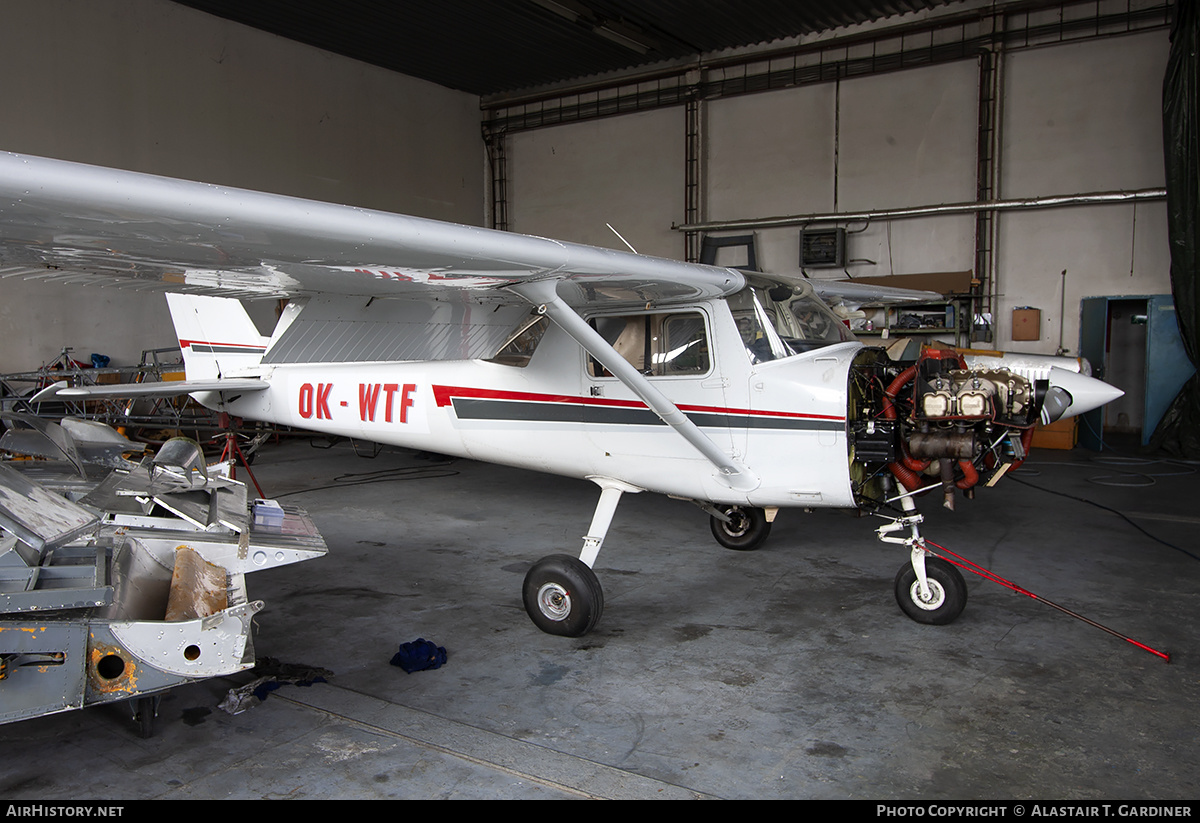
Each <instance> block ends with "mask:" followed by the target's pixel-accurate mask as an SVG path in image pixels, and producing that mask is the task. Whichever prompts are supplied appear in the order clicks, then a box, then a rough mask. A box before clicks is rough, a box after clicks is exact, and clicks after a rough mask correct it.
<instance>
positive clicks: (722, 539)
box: [708, 506, 771, 552]
mask: <svg viewBox="0 0 1200 823" xmlns="http://www.w3.org/2000/svg"><path fill="white" fill-rule="evenodd" d="M719 508H720V509H721V511H723V512H725V514H727V515H729V522H728V523H726V522H725V521H724V520H722V519H721V518H719V517H709V519H708V522H709V525H710V526H712V533H713V537H715V538H717V542H718V543H720V544H721V545H722V546H724V547H725V548H727V549H735V550H737V551H740V552H752V551H754V550H755V549H757V548H758V547H759V546H761V545H762V544H763V543H764V542H766V539H767V535H769V534H770V533H771V524H770V523H769V522H767V513H766V512H765V511H763V510H762V509H756V508H752V507H749V506H720V507H719Z"/></svg>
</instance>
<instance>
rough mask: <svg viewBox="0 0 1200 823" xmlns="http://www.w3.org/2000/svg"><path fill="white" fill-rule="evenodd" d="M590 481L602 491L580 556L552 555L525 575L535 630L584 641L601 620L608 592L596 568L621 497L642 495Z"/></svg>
mask: <svg viewBox="0 0 1200 823" xmlns="http://www.w3.org/2000/svg"><path fill="white" fill-rule="evenodd" d="M591 479H592V480H593V481H594V482H596V483H597V484H598V485H599V486H600V501H599V502H598V503H597V504H596V513H595V514H594V515H593V516H592V525H591V526H590V527H589V528H588V533H587V535H586V536H585V537H584V538H583V549H582V550H581V551H580V553H579V557H578V558H575V557H571V556H570V555H567V554H552V555H550V556H549V557H543V558H542V559H541V560H539V561H538V562H536V563H534V564H533V567H532V568H531V569H530V570H529V573H528V574H526V575H525V584H524V586H523V587H522V597H523V600H524V602H525V611H526V612H527V613H528V614H529V619H530V620H532V621H533V623H534V625H535V626H537V627H538V628H539V629H541V630H542V631H544V632H546V633H547V634H557V635H561V636H563V637H582V636H583V635H585V634H587V633H588V632H590V631H591V630H592V629H593V628H594V627H595V625H596V623H597V621H599V620H600V615H601V613H602V612H603V611H604V591H603V590H602V589H601V588H600V581H599V580H598V579H597V578H596V574H595V572H593V571H592V565H593V564H594V563H595V562H596V557H597V556H598V555H599V554H600V547H601V546H602V545H603V544H604V538H605V536H606V535H607V534H608V527H609V526H610V525H611V524H612V519H613V514H615V513H616V510H617V503H618V502H620V500H621V495H622V494H623V493H625V492H627V491H628V492H639V491H641V489H639V488H637V487H635V486H630V485H628V484H625V483H621V482H619V481H615V480H609V479H606V478H605V479H601V478H591Z"/></svg>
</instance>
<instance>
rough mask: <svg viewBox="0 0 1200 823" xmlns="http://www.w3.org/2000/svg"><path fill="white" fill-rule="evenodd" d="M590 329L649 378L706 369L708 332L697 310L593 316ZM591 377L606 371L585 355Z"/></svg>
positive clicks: (603, 375) (702, 371) (688, 373)
mask: <svg viewBox="0 0 1200 823" xmlns="http://www.w3.org/2000/svg"><path fill="white" fill-rule="evenodd" d="M588 322H589V323H591V325H592V328H594V329H595V330H596V331H598V332H599V333H600V336H601V337H603V338H604V339H605V340H607V341H608V342H609V343H610V344H611V345H612V347H613V348H614V349H616V350H617V353H618V354H620V355H621V356H622V357H624V358H625V359H626V360H627V361H629V364H630V365H632V366H633V367H634V368H635V369H637V370H638V371H640V372H641V373H642V374H645V375H648V376H651V377H669V376H672V375H695V374H706V373H707V372H708V370H709V368H710V363H709V353H708V352H709V350H708V332H707V330H706V328H705V324H704V316H703V315H701V314H700V313H699V312H678V313H673V314H634V315H617V316H611V315H609V316H602V317H594V318H592V319H591V320H590V321H588ZM588 373H589V374H590V375H591V376H592V377H608V376H610V375H609V373H608V370H607V369H605V368H604V366H603V365H601V364H600V363H599V362H598V361H597V360H596V359H595V358H593V357H589V358H588Z"/></svg>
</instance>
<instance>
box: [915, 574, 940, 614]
mask: <svg viewBox="0 0 1200 823" xmlns="http://www.w3.org/2000/svg"><path fill="white" fill-rule="evenodd" d="M927 580H928V582H929V599H928V600H927V599H925V598H923V597H922V596H921V581H920V580H917V581H915V582H914V583H913V584H912V588H911V589H909V597H910V598H911V599H912V602H913V605H915V606H916V607H917V608H918V609H924V610H925V611H927V612H932V611H936V610H938V609H940V608H941V606H942V604H943V603H945V602H946V590H945V589H943V588H942V584H941V583H939V582H937V581H936V580H934V579H933V578H932V577H930V578H927Z"/></svg>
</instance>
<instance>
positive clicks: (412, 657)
mask: <svg viewBox="0 0 1200 823" xmlns="http://www.w3.org/2000/svg"><path fill="white" fill-rule="evenodd" d="M445 662H446V649H445V647H443V646H437V645H435V644H433V643H430V642H429V641H428V640H426V639H425V638H423V637H418V638H417V639H416V640H414V641H413V642H411V643H401V644H400V651H398V652H396V654H395V655H394V656H393V657H392V665H393V666H399V667H400V668H402V669H404V671H406V672H408V673H409V674H412V673H413V672H419V671H424V670H425V669H436V668H439V667H440V666H441V665H442V664H443V663H445Z"/></svg>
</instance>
